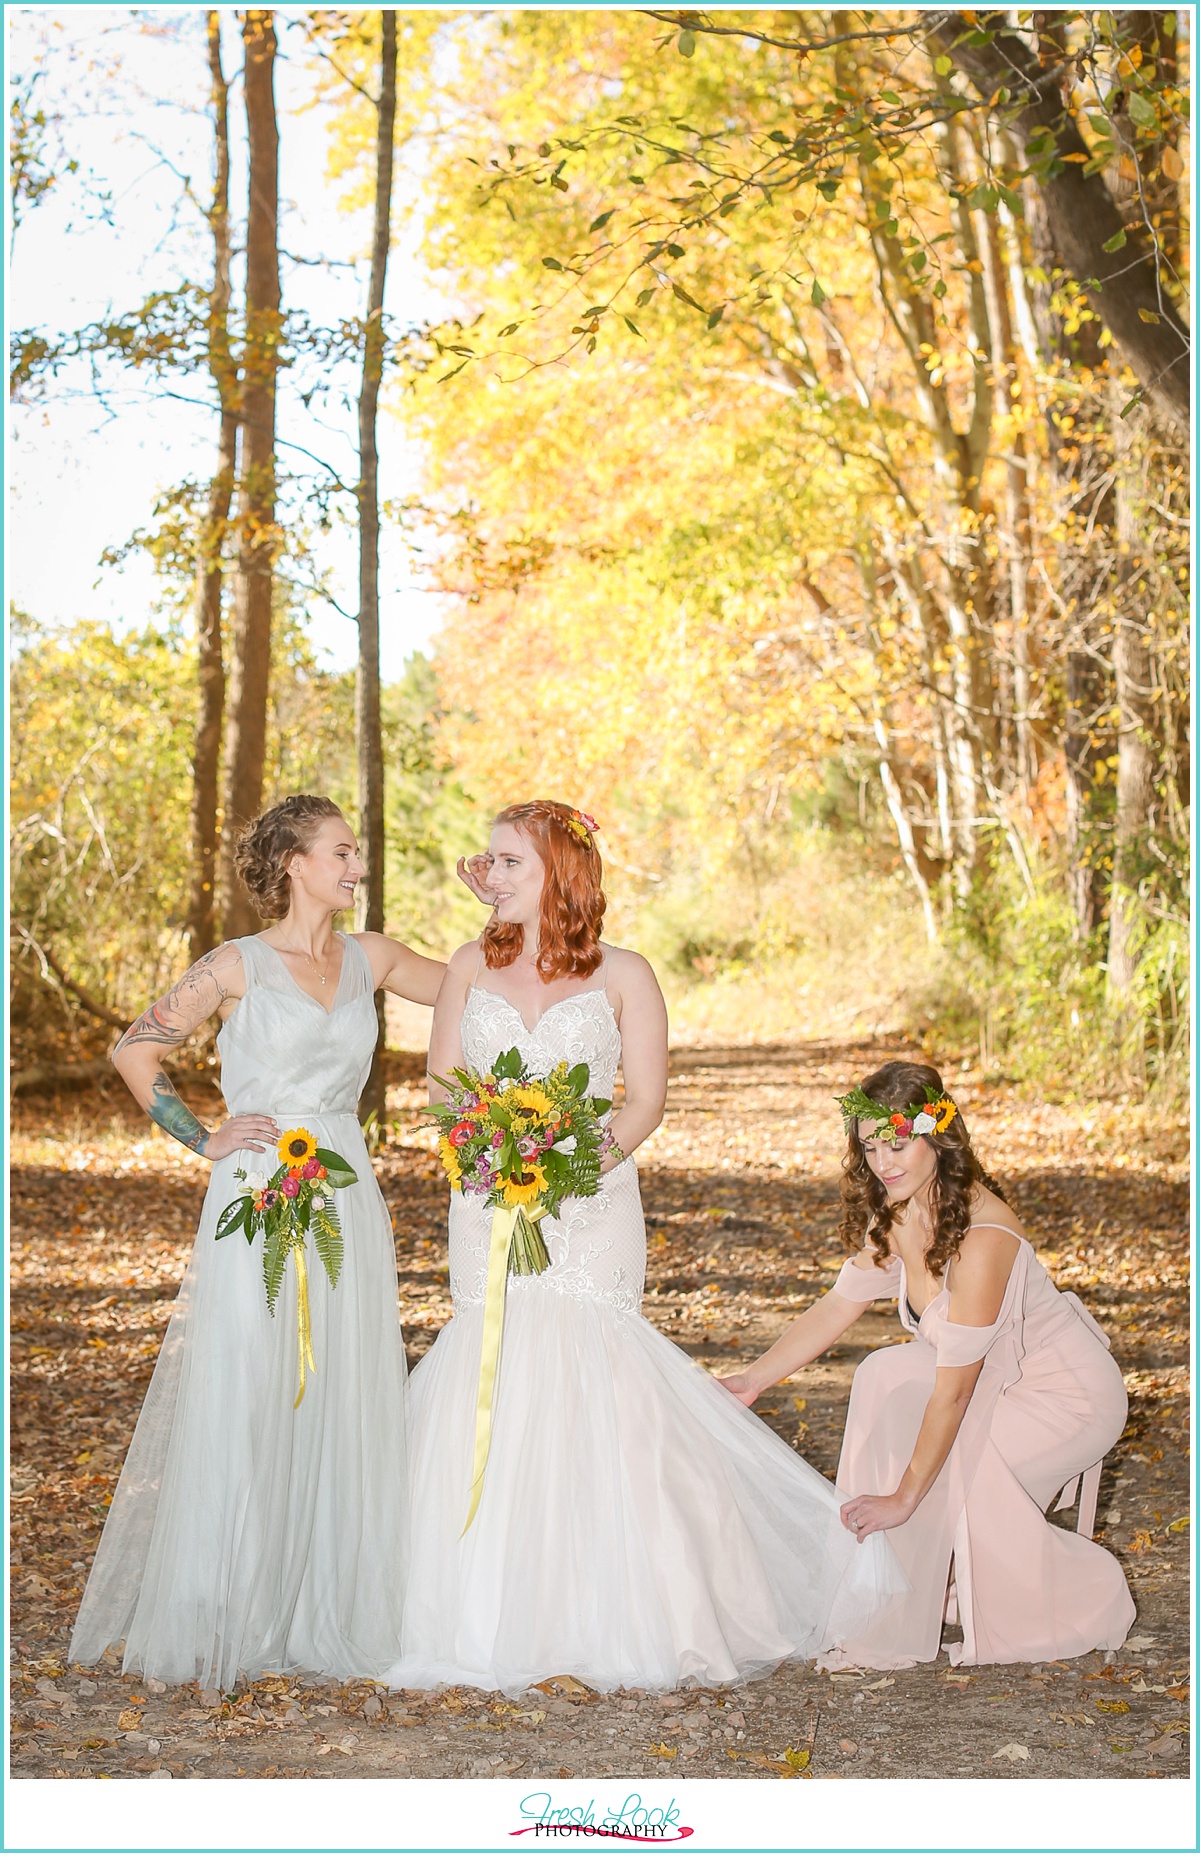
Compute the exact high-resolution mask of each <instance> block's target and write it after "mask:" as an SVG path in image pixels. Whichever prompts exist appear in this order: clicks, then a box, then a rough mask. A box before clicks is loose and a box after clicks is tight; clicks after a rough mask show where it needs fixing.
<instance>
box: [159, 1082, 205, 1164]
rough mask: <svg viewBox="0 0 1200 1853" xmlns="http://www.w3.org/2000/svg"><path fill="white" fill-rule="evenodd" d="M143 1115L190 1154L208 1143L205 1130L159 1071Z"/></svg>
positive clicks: (200, 1150) (202, 1150)
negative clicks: (177, 1141)
mask: <svg viewBox="0 0 1200 1853" xmlns="http://www.w3.org/2000/svg"><path fill="white" fill-rule="evenodd" d="M146 1111H147V1113H148V1114H149V1115H150V1118H151V1119H152V1120H153V1121H154V1124H155V1125H156V1126H161V1127H162V1129H163V1131H164V1132H169V1133H170V1135H171V1137H172V1138H173V1139H178V1140H179V1143H180V1145H186V1146H187V1148H188V1150H189V1151H192V1152H200V1153H203V1152H204V1149H205V1147H206V1146H207V1144H208V1141H209V1131H208V1127H207V1126H202V1125H201V1124H200V1121H199V1120H198V1119H197V1118H196V1115H195V1114H194V1113H193V1112H192V1110H191V1108H190V1107H187V1106H185V1105H184V1103H183V1101H182V1100H181V1099H180V1098H179V1095H178V1094H177V1093H176V1092H175V1089H174V1088H173V1087H172V1085H171V1083H170V1081H169V1080H168V1078H167V1076H166V1075H165V1074H164V1073H163V1071H162V1069H161V1068H160V1069H159V1071H158V1073H157V1074H156V1075H155V1077H154V1081H153V1084H152V1088H151V1095H150V1105H149V1106H148V1107H147V1108H146Z"/></svg>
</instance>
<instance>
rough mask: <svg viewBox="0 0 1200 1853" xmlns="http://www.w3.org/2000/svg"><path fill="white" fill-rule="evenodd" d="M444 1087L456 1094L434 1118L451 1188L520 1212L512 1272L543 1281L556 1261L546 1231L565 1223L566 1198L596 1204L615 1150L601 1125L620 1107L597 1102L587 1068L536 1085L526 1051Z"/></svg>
mask: <svg viewBox="0 0 1200 1853" xmlns="http://www.w3.org/2000/svg"><path fill="white" fill-rule="evenodd" d="M434 1079H435V1080H437V1081H439V1082H440V1084H441V1086H442V1087H444V1088H446V1090H447V1092H448V1094H449V1098H448V1099H447V1100H445V1101H443V1102H441V1103H440V1104H439V1105H438V1106H435V1107H433V1108H431V1109H430V1110H431V1112H432V1114H433V1117H434V1119H435V1121H436V1122H437V1125H438V1128H439V1131H440V1134H441V1136H440V1138H439V1139H438V1151H439V1153H440V1155H441V1160H442V1163H443V1165H444V1166H445V1167H446V1172H447V1175H448V1176H449V1178H450V1183H451V1186H452V1187H453V1188H454V1189H455V1190H461V1191H462V1192H463V1194H464V1195H465V1196H476V1197H483V1198H485V1199H486V1201H487V1202H488V1203H490V1204H491V1205H492V1206H493V1208H496V1209H504V1210H510V1211H514V1212H515V1216H514V1218H513V1235H512V1241H511V1244H510V1246H509V1252H508V1272H509V1273H510V1274H541V1273H542V1272H543V1271H544V1270H545V1269H546V1268H547V1267H548V1266H549V1265H550V1258H549V1256H548V1255H547V1253H546V1244H545V1243H544V1242H543V1240H542V1237H541V1234H540V1232H539V1230H538V1227H537V1224H538V1222H539V1221H540V1219H541V1218H542V1217H543V1216H556V1215H557V1214H558V1211H559V1208H560V1206H561V1204H562V1201H563V1199H564V1197H594V1196H595V1194H596V1192H597V1190H598V1189H599V1188H600V1161H601V1159H602V1158H603V1157H604V1154H605V1152H606V1151H607V1150H608V1149H609V1147H610V1146H611V1144H612V1135H611V1134H610V1133H609V1131H608V1128H607V1127H606V1126H605V1125H603V1124H602V1121H601V1115H602V1114H605V1113H607V1112H608V1109H609V1107H610V1106H611V1105H612V1102H611V1101H609V1100H599V1099H595V1098H593V1097H591V1096H589V1094H588V1091H587V1088H588V1080H589V1075H588V1067H587V1063H586V1062H579V1063H577V1065H576V1066H575V1067H574V1068H568V1067H567V1064H566V1063H565V1062H560V1063H559V1064H558V1066H557V1068H553V1069H551V1071H550V1073H549V1074H548V1075H546V1076H545V1077H544V1079H540V1080H531V1079H530V1077H529V1073H528V1070H527V1069H526V1067H525V1064H524V1062H523V1061H522V1059H521V1056H520V1054H519V1053H518V1051H517V1050H516V1049H509V1050H508V1052H507V1053H506V1054H504V1055H501V1056H498V1057H497V1059H496V1062H495V1064H494V1066H493V1068H492V1070H491V1073H490V1074H485V1075H480V1074H475V1073H474V1072H473V1071H472V1070H470V1069H466V1068H456V1069H455V1070H454V1078H453V1080H446V1081H443V1080H442V1078H441V1076H440V1075H435V1076H434Z"/></svg>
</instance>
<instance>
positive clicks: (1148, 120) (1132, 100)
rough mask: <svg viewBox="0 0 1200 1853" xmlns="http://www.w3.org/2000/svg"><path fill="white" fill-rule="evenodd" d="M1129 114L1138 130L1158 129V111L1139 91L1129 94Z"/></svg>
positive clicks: (1132, 91)
mask: <svg viewBox="0 0 1200 1853" xmlns="http://www.w3.org/2000/svg"><path fill="white" fill-rule="evenodd" d="M1129 114H1130V116H1131V118H1132V119H1133V121H1134V122H1136V123H1137V126H1138V128H1139V129H1156V128H1157V127H1158V111H1157V110H1156V109H1155V107H1154V105H1153V103H1152V102H1151V101H1150V99H1149V97H1145V96H1143V95H1142V93H1141V91H1140V90H1131V91H1130V92H1129Z"/></svg>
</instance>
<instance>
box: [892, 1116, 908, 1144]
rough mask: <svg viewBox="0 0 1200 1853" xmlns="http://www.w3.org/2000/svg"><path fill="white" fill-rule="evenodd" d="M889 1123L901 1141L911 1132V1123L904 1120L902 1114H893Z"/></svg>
mask: <svg viewBox="0 0 1200 1853" xmlns="http://www.w3.org/2000/svg"><path fill="white" fill-rule="evenodd" d="M890 1123H891V1124H892V1125H893V1126H894V1127H895V1129H896V1131H897V1132H898V1133H899V1134H900V1137H901V1138H902V1139H907V1138H908V1135H909V1133H910V1132H911V1131H912V1121H911V1120H908V1119H905V1117H904V1115H903V1113H893V1114H892V1117H891V1122H890Z"/></svg>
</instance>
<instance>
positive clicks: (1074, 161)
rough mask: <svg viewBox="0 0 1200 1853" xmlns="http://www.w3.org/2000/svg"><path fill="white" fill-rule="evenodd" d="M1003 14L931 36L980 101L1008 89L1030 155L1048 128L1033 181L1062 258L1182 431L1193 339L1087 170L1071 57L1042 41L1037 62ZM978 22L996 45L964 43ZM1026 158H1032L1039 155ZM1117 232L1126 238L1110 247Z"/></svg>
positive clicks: (945, 19) (944, 21) (958, 23)
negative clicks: (1066, 92)
mask: <svg viewBox="0 0 1200 1853" xmlns="http://www.w3.org/2000/svg"><path fill="white" fill-rule="evenodd" d="M1042 17H1045V16H1042ZM1007 18H1008V16H1007V15H1005V14H999V13H988V14H986V15H972V16H971V17H970V18H968V16H967V15H966V14H964V13H961V12H959V13H952V14H950V15H948V16H947V15H942V16H941V18H940V19H939V20H938V23H937V24H935V25H934V26H933V27H932V29H931V31H930V34H929V42H930V44H931V46H935V47H936V48H937V49H938V50H939V51H941V52H944V53H945V54H946V56H947V57H949V58H951V59H952V60H953V61H954V63H955V64H956V65H958V67H959V68H960V69H961V70H963V71H965V72H966V74H967V76H968V77H969V78H970V79H971V82H972V83H973V84H974V86H975V88H976V90H977V91H978V92H979V94H980V96H981V97H982V98H983V99H984V101H985V102H986V101H988V100H989V99H990V98H991V97H993V96H994V95H995V93H996V91H997V90H999V89H1001V88H1004V89H1007V90H1008V91H1009V92H1010V93H1011V96H1012V102H1011V104H1009V105H1006V108H1005V117H1006V120H1007V123H1008V127H1009V131H1010V133H1011V134H1012V136H1013V137H1014V139H1015V140H1016V141H1017V143H1018V145H1019V147H1020V148H1021V151H1022V154H1023V155H1024V156H1025V158H1026V159H1027V160H1029V159H1030V158H1031V154H1032V151H1029V152H1027V148H1026V144H1027V143H1028V141H1029V139H1030V138H1031V137H1033V136H1034V135H1035V132H1036V131H1039V130H1041V131H1043V132H1044V131H1046V130H1049V131H1050V132H1051V134H1053V136H1054V139H1055V142H1056V144H1057V151H1058V152H1057V158H1056V159H1055V160H1054V161H1053V162H1050V163H1047V164H1046V170H1045V171H1044V172H1042V173H1040V174H1039V175H1038V179H1037V184H1038V187H1039V189H1040V191H1041V195H1042V198H1043V199H1044V200H1045V203H1046V219H1047V224H1048V228H1049V232H1050V237H1051V239H1052V240H1053V243H1054V248H1055V250H1056V252H1057V254H1058V258H1059V262H1060V263H1061V264H1062V265H1063V268H1064V269H1065V270H1067V271H1069V272H1070V274H1071V275H1072V276H1073V277H1074V278H1075V280H1076V282H1077V283H1079V284H1081V285H1082V286H1083V288H1085V289H1090V288H1091V287H1092V280H1093V279H1095V281H1096V283H1098V284H1099V286H1100V287H1099V290H1098V292H1097V295H1096V307H1097V310H1098V312H1099V314H1100V316H1101V317H1102V319H1103V321H1104V323H1105V325H1106V326H1107V327H1108V329H1109V330H1110V332H1111V334H1112V336H1113V339H1114V340H1115V342H1116V343H1117V346H1118V347H1119V348H1120V350H1121V354H1122V357H1123V358H1124V360H1125V362H1126V364H1127V365H1128V366H1129V367H1130V368H1131V369H1132V371H1133V372H1134V373H1135V374H1136V376H1137V378H1138V380H1139V382H1140V385H1141V390H1142V392H1143V394H1144V396H1145V397H1146V399H1148V400H1149V401H1150V402H1151V403H1152V404H1153V405H1154V406H1155V407H1156V409H1157V410H1158V411H1159V413H1160V414H1161V415H1162V416H1163V417H1165V418H1166V419H1168V420H1169V421H1171V422H1172V423H1174V424H1176V425H1177V426H1178V427H1179V429H1180V430H1181V431H1183V432H1185V433H1186V432H1187V431H1188V429H1189V427H1190V420H1191V391H1190V377H1189V374H1190V364H1189V355H1190V351H1191V344H1190V338H1189V335H1188V331H1187V329H1186V327H1185V325H1184V323H1183V321H1182V320H1181V319H1180V317H1179V315H1178V313H1177V312H1176V310H1175V309H1174V308H1173V307H1172V305H1171V303H1170V302H1169V301H1168V299H1167V297H1166V296H1165V294H1164V293H1163V291H1162V290H1161V289H1160V275H1159V264H1158V253H1157V252H1156V250H1155V247H1154V244H1153V243H1152V241H1151V239H1150V238H1149V237H1148V236H1147V235H1146V234H1145V232H1144V231H1142V230H1141V229H1140V228H1139V227H1138V226H1136V225H1134V226H1131V227H1126V226H1124V225H1123V224H1122V219H1121V214H1120V212H1119V211H1118V209H1117V206H1116V205H1115V203H1114V201H1113V198H1112V195H1111V194H1110V193H1109V190H1108V188H1107V186H1106V185H1105V182H1104V178H1103V175H1102V174H1100V173H1092V174H1085V173H1084V172H1083V168H1084V166H1085V165H1086V162H1087V148H1086V147H1085V145H1084V141H1083V138H1082V136H1081V135H1080V133H1079V130H1078V129H1077V128H1076V126H1075V122H1074V119H1073V118H1072V116H1071V115H1070V114H1069V112H1068V111H1067V110H1066V108H1065V106H1064V103H1063V97H1062V89H1061V85H1062V83H1063V82H1064V81H1066V80H1069V78H1070V76H1071V66H1070V64H1069V62H1068V61H1067V60H1066V59H1065V58H1064V57H1063V56H1062V54H1061V53H1060V51H1059V48H1058V47H1057V46H1056V45H1055V43H1054V41H1053V39H1052V38H1047V39H1046V40H1045V45H1044V49H1045V52H1046V54H1047V59H1046V63H1045V64H1044V65H1043V63H1042V61H1041V58H1040V57H1039V55H1038V53H1037V52H1035V51H1034V50H1033V49H1032V48H1031V47H1030V45H1029V44H1028V42H1027V36H1026V32H1025V28H1022V29H1021V30H1020V31H1018V30H1017V29H1016V28H1015V27H1013V26H1010V25H1009V24H1007V23H1006V22H1007ZM1049 18H1050V19H1051V20H1052V19H1053V18H1054V15H1053V14H1050V15H1049ZM980 22H982V23H984V24H985V25H986V26H987V27H988V29H989V30H990V31H993V32H994V34H995V36H994V38H993V40H992V42H991V43H990V44H987V45H977V44H976V45H972V44H969V43H967V42H966V40H967V39H969V38H972V37H974V36H976V32H975V28H976V27H977V26H978V24H979V23H980ZM1032 165H1034V166H1035V167H1036V166H1037V165H1038V162H1037V160H1036V158H1034V159H1033V160H1032ZM1122 232H1124V233H1125V241H1124V243H1123V245H1121V246H1119V247H1118V248H1116V249H1113V250H1109V249H1106V246H1109V245H1111V244H1114V243H1115V241H1116V239H1117V238H1118V236H1119V234H1121V233H1122ZM1143 313H1144V314H1145V316H1148V317H1149V320H1144V319H1143Z"/></svg>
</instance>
